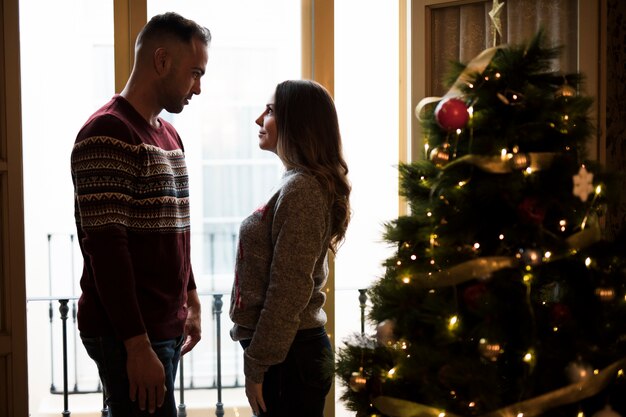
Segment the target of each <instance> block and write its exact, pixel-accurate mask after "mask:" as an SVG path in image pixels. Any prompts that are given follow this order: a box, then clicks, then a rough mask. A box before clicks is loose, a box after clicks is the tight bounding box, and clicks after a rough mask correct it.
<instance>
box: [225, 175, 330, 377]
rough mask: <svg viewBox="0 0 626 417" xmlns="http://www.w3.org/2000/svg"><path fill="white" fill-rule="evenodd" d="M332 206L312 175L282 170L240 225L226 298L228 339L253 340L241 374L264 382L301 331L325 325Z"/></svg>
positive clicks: (246, 354)
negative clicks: (230, 324) (230, 325)
mask: <svg viewBox="0 0 626 417" xmlns="http://www.w3.org/2000/svg"><path fill="white" fill-rule="evenodd" d="M329 240H330V212H329V210H328V203H327V198H326V195H325V194H324V193H323V191H322V189H321V187H320V185H319V183H318V182H317V180H316V179H315V178H313V177H312V176H310V175H306V174H303V173H301V172H297V171H294V170H292V171H288V172H287V173H285V176H284V178H283V183H282V185H281V187H280V189H279V190H278V191H277V192H276V193H275V194H274V195H273V196H272V197H271V198H270V200H269V201H268V202H267V204H266V205H265V206H263V207H261V208H259V209H257V210H256V211H255V212H254V213H253V214H252V215H251V216H249V217H248V218H246V219H245V220H244V221H243V222H242V224H241V227H240V232H239V247H238V253H237V262H236V267H235V282H234V285H233V291H232V296H231V306H230V317H231V319H232V321H233V323H234V324H235V325H234V327H233V328H232V329H231V337H232V338H233V340H244V339H252V340H251V343H250V346H249V347H248V348H247V349H246V351H245V353H244V373H245V375H246V377H248V378H250V379H251V380H252V381H254V382H262V381H263V374H264V373H265V371H266V370H267V369H268V368H269V366H271V365H274V364H278V363H281V362H283V361H284V360H285V358H286V356H287V353H288V351H289V348H290V346H291V343H292V342H293V339H294V337H295V335H296V332H297V331H298V330H300V329H309V328H314V327H319V326H323V325H324V324H326V313H325V312H324V310H322V306H323V305H324V302H325V301H326V295H325V294H324V292H323V291H322V288H323V286H324V284H325V283H326V279H327V277H328V264H327V259H326V255H327V250H328V244H329Z"/></svg>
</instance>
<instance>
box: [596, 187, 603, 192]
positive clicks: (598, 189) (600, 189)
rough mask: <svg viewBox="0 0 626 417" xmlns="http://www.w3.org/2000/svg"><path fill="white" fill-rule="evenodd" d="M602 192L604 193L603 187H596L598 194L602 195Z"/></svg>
mask: <svg viewBox="0 0 626 417" xmlns="http://www.w3.org/2000/svg"><path fill="white" fill-rule="evenodd" d="M601 192H602V186H601V185H598V186H597V187H596V194H600V193H601Z"/></svg>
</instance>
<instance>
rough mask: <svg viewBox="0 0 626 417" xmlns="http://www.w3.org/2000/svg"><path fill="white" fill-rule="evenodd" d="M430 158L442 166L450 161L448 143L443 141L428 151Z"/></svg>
mask: <svg viewBox="0 0 626 417" xmlns="http://www.w3.org/2000/svg"><path fill="white" fill-rule="evenodd" d="M429 158H430V160H431V161H432V162H433V163H434V164H435V165H437V166H443V165H445V164H447V163H448V162H450V144H448V143H444V144H443V145H441V146H436V147H434V148H433V149H432V150H431V151H430V155H429Z"/></svg>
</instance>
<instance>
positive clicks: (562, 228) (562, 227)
mask: <svg viewBox="0 0 626 417" xmlns="http://www.w3.org/2000/svg"><path fill="white" fill-rule="evenodd" d="M559 226H561V232H564V231H565V226H567V221H565V220H561V221H560V222H559Z"/></svg>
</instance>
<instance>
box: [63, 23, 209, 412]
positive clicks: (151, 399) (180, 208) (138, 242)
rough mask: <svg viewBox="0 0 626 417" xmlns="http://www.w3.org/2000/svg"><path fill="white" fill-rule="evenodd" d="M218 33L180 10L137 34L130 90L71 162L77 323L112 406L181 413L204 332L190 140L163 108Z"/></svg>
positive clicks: (102, 112)
mask: <svg viewBox="0 0 626 417" xmlns="http://www.w3.org/2000/svg"><path fill="white" fill-rule="evenodd" d="M210 41H211V34H210V32H209V30H208V29H206V28H204V27H201V26H199V25H198V24H196V23H195V22H193V21H191V20H188V19H185V18H183V17H182V16H180V15H178V14H176V13H165V14H162V15H158V16H154V17H153V18H152V19H151V20H150V21H149V22H148V23H147V24H146V26H145V27H144V28H143V29H142V31H141V32H140V33H139V35H138V37H137V41H136V44H135V64H134V67H133V70H132V73H131V75H130V78H129V80H128V82H127V84H126V86H125V87H124V90H123V91H122V92H121V93H120V94H119V95H115V96H114V97H113V98H112V99H111V101H109V103H107V104H106V105H105V106H103V107H102V108H101V109H99V110H98V111H96V112H95V113H94V114H93V115H92V116H91V117H90V118H89V120H88V121H87V122H86V123H85V125H84V126H83V127H82V129H81V130H80V132H79V133H78V136H77V139H76V142H75V144H74V148H73V150H72V158H71V166H72V180H73V183H74V191H75V192H74V194H75V215H76V226H77V231H78V238H79V243H80V248H81V251H82V254H83V258H84V269H83V274H82V277H81V289H82V294H81V297H80V300H79V303H78V328H79V330H80V332H81V338H82V340H83V344H84V345H85V348H86V349H87V352H88V353H89V356H90V357H91V358H92V359H93V360H94V361H95V362H96V364H97V366H98V371H99V374H100V378H101V380H102V383H103V386H104V391H105V394H106V398H107V404H108V406H109V416H110V417H121V416H139V415H147V413H150V414H153V415H155V416H167V417H174V416H175V415H176V404H175V399H174V379H175V377H176V370H177V365H178V360H179V357H180V355H184V354H185V353H187V352H189V351H190V350H191V349H192V348H193V347H194V346H195V345H196V343H198V341H199V340H200V301H199V298H198V294H197V291H196V284H195V281H194V277H193V272H192V268H191V263H190V238H189V233H190V232H189V223H190V222H189V199H188V197H189V193H188V178H187V168H186V165H185V159H184V149H183V144H182V142H181V139H180V137H179V136H178V134H177V132H176V130H175V129H174V127H173V126H172V125H171V124H169V123H168V122H166V121H165V120H163V119H161V118H160V117H159V114H160V112H161V111H162V110H163V109H165V110H167V111H168V112H170V113H180V112H181V111H182V110H183V108H184V107H185V105H187V104H188V103H189V100H191V98H192V97H193V95H194V94H200V79H201V77H202V76H203V75H204V73H205V69H206V64H207V60H208V46H209V43H210Z"/></svg>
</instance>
